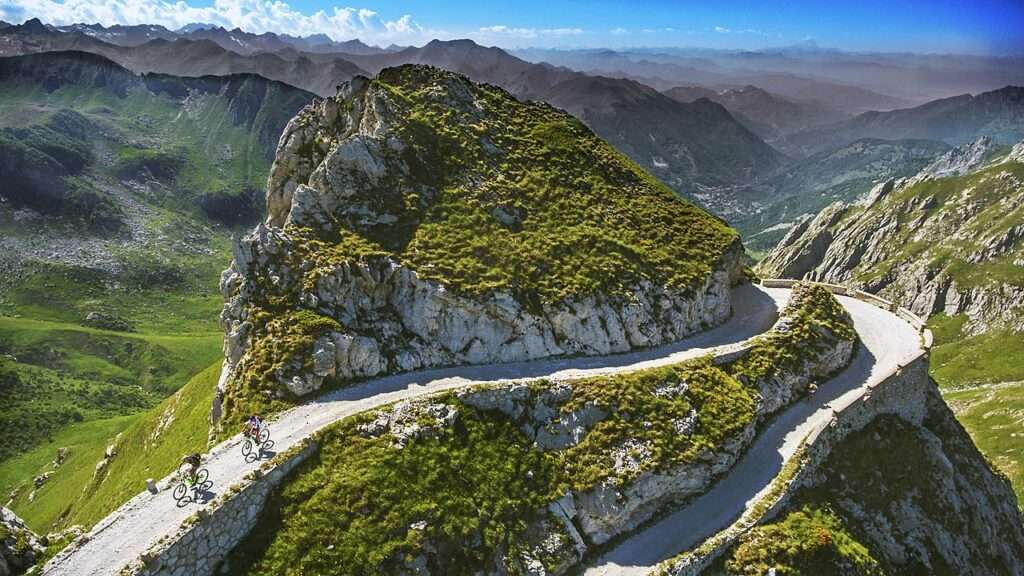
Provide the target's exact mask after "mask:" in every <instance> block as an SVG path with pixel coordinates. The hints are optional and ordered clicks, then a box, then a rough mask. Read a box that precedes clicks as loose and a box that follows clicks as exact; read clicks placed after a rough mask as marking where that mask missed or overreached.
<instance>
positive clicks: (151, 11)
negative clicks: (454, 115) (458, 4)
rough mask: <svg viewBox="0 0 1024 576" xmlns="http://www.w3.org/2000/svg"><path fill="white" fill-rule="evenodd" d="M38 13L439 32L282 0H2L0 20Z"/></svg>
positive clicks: (363, 12) (341, 33) (313, 29)
mask: <svg viewBox="0 0 1024 576" xmlns="http://www.w3.org/2000/svg"><path fill="white" fill-rule="evenodd" d="M27 18H39V19H41V20H43V21H44V22H47V23H50V24H56V25H58V26H59V25H64V24H73V23H76V22H86V23H90V24H91V23H95V22H99V23H100V24H103V25H106V26H110V25H113V24H161V25H163V26H166V27H167V28H170V29H176V28H180V27H181V26H184V25H185V24H188V23H190V22H204V23H210V24H216V25H218V26H224V27H225V28H229V29H230V28H235V27H238V28H241V29H243V30H245V31H246V32H254V33H257V34H259V33H262V32H279V33H285V34H292V35H297V36H305V35H309V34H317V33H323V34H327V35H328V36H330V37H331V38H333V39H335V40H348V39H351V38H360V39H362V40H364V41H367V42H376V43H386V42H412V41H419V40H422V39H424V38H427V37H432V36H435V35H438V34H436V33H437V32H438V31H429V30H425V29H423V28H422V27H420V26H419V25H418V24H417V23H416V22H415V21H414V20H413V17H412V16H411V15H408V14H406V15H403V16H401V17H400V18H397V19H395V20H385V19H384V18H381V16H380V15H379V14H378V13H376V12H374V11H373V10H369V9H366V8H349V7H344V8H342V7H334V8H333V9H331V10H330V11H329V12H327V11H324V10H317V11H316V12H314V13H312V14H304V13H302V12H299V11H298V10H296V9H294V8H292V7H291V5H289V4H288V3H286V2H284V1H282V0H214V3H213V5H212V6H203V7H197V6H193V5H191V4H189V3H187V2H185V1H184V0H174V1H168V0H102V1H99V2H97V1H95V0H63V1H59V0H3V3H2V4H0V20H9V21H14V22H20V21H23V20H25V19H27Z"/></svg>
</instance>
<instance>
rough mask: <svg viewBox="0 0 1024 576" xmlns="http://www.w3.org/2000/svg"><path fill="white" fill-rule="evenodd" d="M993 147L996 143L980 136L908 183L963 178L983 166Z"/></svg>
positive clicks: (925, 169)
mask: <svg viewBox="0 0 1024 576" xmlns="http://www.w3.org/2000/svg"><path fill="white" fill-rule="evenodd" d="M995 147H996V143H995V142H993V141H992V139H991V138H989V137H988V136H982V137H981V138H978V139H977V140H975V141H974V142H971V143H969V144H964V145H963V146H957V147H956V148H953V149H952V150H950V151H949V152H946V153H945V154H943V155H942V156H939V157H938V158H936V159H935V160H934V161H933V162H932V163H931V164H929V165H928V166H925V167H924V168H923V169H922V170H921V171H920V172H919V173H918V174H917V175H916V176H914V177H913V178H911V180H910V182H911V183H915V182H920V181H921V180H925V179H928V178H947V177H949V176H963V175H964V174H967V173H969V172H971V171H973V170H975V169H977V168H979V167H980V166H981V165H982V164H984V162H985V161H986V160H988V157H989V155H990V154H991V153H992V151H993V150H994V149H995Z"/></svg>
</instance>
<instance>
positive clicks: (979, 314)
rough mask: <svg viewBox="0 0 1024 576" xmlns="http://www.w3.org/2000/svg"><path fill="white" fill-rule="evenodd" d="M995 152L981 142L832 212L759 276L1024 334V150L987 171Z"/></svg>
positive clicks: (788, 242)
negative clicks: (815, 283) (852, 292)
mask: <svg viewBox="0 0 1024 576" xmlns="http://www.w3.org/2000/svg"><path fill="white" fill-rule="evenodd" d="M993 150H994V145H993V143H992V142H991V140H989V139H988V138H982V139H979V140H978V141H976V142H974V143H972V144H967V145H964V146H961V147H959V148H956V149H954V150H952V151H950V152H949V153H947V154H945V155H943V156H942V157H941V158H939V159H938V160H936V161H935V162H933V163H932V164H931V165H930V166H928V167H927V168H925V169H924V170H922V171H921V172H920V173H919V174H918V175H916V176H914V177H913V178H910V179H908V180H902V181H894V182H885V183H881V184H879V186H877V187H876V189H875V190H874V191H873V192H872V194H871V195H869V197H868V198H867V199H866V200H865V201H864V202H862V203H861V204H859V205H844V204H834V205H832V206H829V207H828V208H827V209H825V210H823V211H822V212H821V213H820V214H818V215H817V216H816V217H815V218H814V219H813V220H810V221H808V222H804V223H801V225H799V226H797V227H795V228H794V229H793V230H792V231H791V233H790V234H789V235H787V237H786V238H785V239H784V240H783V241H782V242H780V243H779V245H778V246H776V248H775V249H774V250H772V252H771V253H770V254H769V255H768V256H767V257H766V258H765V259H764V260H763V261H762V262H761V263H760V264H759V265H758V272H759V273H760V274H762V275H764V276H778V277H788V278H807V279H812V280H819V281H823V282H831V283H838V284H846V285H849V286H852V287H856V288H860V289H863V290H867V291H869V292H875V293H878V294H880V295H882V296H885V297H887V298H890V299H892V300H895V301H897V302H899V303H900V304H901V305H903V306H905V307H907V308H909V309H910V310H911V311H913V312H915V313H916V314H919V315H922V316H931V315H932V314H937V313H940V312H941V313H945V314H947V315H949V316H955V315H957V314H964V315H966V317H967V322H966V323H965V326H964V334H965V335H973V334H980V333H982V332H986V331H988V330H992V329H1009V330H1014V331H1020V330H1024V315H1022V314H1021V310H1024V276H1021V275H1019V274H1016V273H1015V272H1014V270H1019V269H1021V268H1020V267H1021V265H1024V244H1022V240H1024V224H1022V223H1021V220H1020V218H1019V209H1020V207H1021V206H1022V205H1024V177H1022V175H1021V168H1020V167H1021V166H1022V162H1021V160H1022V159H1024V156H1022V154H1024V152H1021V151H1024V143H1022V144H1018V145H1017V146H1016V147H1014V151H1011V153H1009V154H1007V155H1006V156H1004V157H1002V158H997V159H995V160H994V161H993V162H990V163H988V164H985V162H987V161H988V160H989V159H990V157H991V155H992V153H993ZM1000 270H1005V272H1001V271H1000Z"/></svg>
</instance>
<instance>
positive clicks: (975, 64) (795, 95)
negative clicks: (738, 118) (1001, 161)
mask: <svg viewBox="0 0 1024 576" xmlns="http://www.w3.org/2000/svg"><path fill="white" fill-rule="evenodd" d="M514 54H515V55H516V56H519V57H520V58H523V59H525V60H528V61H531V62H549V63H551V64H556V65H561V66H568V67H570V68H572V69H574V70H580V71H583V72H588V73H593V74H603V75H606V76H618V77H629V78H633V79H635V80H638V81H640V82H643V83H645V84H648V85H650V86H653V87H655V88H658V89H659V90H667V89H669V88H672V87H674V86H694V85H697V86H704V87H707V88H712V89H714V90H716V91H721V90H725V89H729V88H742V87H744V86H747V85H754V86H757V87H759V88H762V89H764V90H767V91H769V92H771V93H773V94H776V95H779V96H782V97H784V98H788V99H792V100H798V101H809V100H811V101H816V102H818V103H819V104H822V105H825V106H827V107H829V108H833V109H836V110H839V111H842V112H845V113H848V114H859V113H861V112H866V111H869V110H892V109H895V108H907V107H912V106H916V105H919V104H923V103H925V102H929V101H932V100H937V99H940V98H947V97H950V96H955V95H958V94H964V93H971V94H977V93H979V92H986V91H990V90H994V89H996V88H1000V87H1003V86H1006V85H1022V84H1024V57H1019V56H1018V57H996V56H973V55H956V54H913V53H875V52H873V53H856V52H843V51H840V50H830V49H824V48H821V47H819V46H817V45H810V44H803V43H802V44H799V45H796V46H789V47H782V48H775V49H771V48H768V49H763V50H714V49H706V48H667V47H666V48H649V49H631V50H607V49H596V50H561V49H530V50H516V51H514Z"/></svg>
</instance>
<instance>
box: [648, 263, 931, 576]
mask: <svg viewBox="0 0 1024 576" xmlns="http://www.w3.org/2000/svg"><path fill="white" fill-rule="evenodd" d="M797 282H798V281H796V280H777V279H770V280H763V281H762V285H763V286H765V287H766V288H791V287H792V286H793V285H794V284H796V283H797ZM803 282H807V281H803ZM814 284H818V285H819V286H823V287H825V288H826V289H828V290H829V291H830V292H832V293H833V294H839V295H845V296H850V297H853V298H857V299H858V300H862V301H865V302H868V303H870V304H874V305H875V306H878V307H879V308H882V309H885V310H889V311H893V312H894V313H896V314H897V315H898V316H900V318H902V319H904V320H906V321H907V322H908V323H910V324H911V325H912V326H914V327H915V328H916V329H917V330H918V331H919V332H920V333H921V336H922V349H921V351H920V353H919V354H918V355H917V356H915V357H914V358H913V359H911V360H910V362H909V363H907V365H905V366H899V367H897V368H896V369H895V370H894V371H893V372H891V373H890V374H889V375H888V376H887V377H886V378H885V379H883V380H882V381H881V382H878V383H876V384H874V385H871V386H868V387H866V388H865V389H864V390H863V392H862V393H861V395H860V396H858V397H857V398H856V399H854V400H852V401H850V402H848V403H846V404H845V405H843V406H838V405H836V402H833V403H832V404H830V407H831V408H832V418H831V419H830V420H829V421H828V422H827V423H825V424H823V425H821V426H819V427H817V428H815V429H814V430H812V431H811V432H810V433H809V434H808V436H807V438H806V439H805V440H804V443H803V445H802V446H801V448H800V449H799V450H798V452H797V453H796V454H795V455H794V457H800V458H801V459H802V462H801V463H800V465H799V468H798V469H797V471H796V472H795V473H794V474H793V476H792V477H791V478H789V479H787V480H785V484H784V485H783V486H782V487H781V490H779V491H777V492H776V491H775V490H773V488H775V487H774V486H771V487H769V491H768V493H767V494H766V495H765V496H763V497H762V498H767V499H772V500H774V501H766V500H762V501H758V502H756V503H755V504H754V505H752V506H751V507H750V508H749V510H754V511H756V510H758V509H763V510H764V511H763V512H761V513H760V515H759V516H757V517H750V516H749V514H748V513H744V515H743V516H741V517H740V518H739V519H737V520H736V521H735V522H733V523H732V524H731V525H730V526H729V527H727V528H725V529H723V530H722V531H720V532H719V533H718V534H716V535H714V536H712V537H711V538H709V539H708V540H706V541H705V543H704V544H701V545H700V546H698V547H697V548H696V549H695V551H694V552H690V553H684V554H683V555H681V556H679V557H677V558H675V559H672V560H668V561H666V562H664V563H662V565H661V566H659V567H658V568H657V569H656V570H655V571H654V573H656V574H659V575H663V576H697V575H699V574H701V573H702V572H703V571H704V570H705V569H707V568H708V567H709V566H710V565H711V564H713V563H714V562H715V561H716V560H717V559H718V558H719V557H721V555H722V554H724V553H725V552H726V551H727V550H728V549H729V548H730V547H731V546H732V545H733V544H735V543H736V541H737V540H738V539H739V538H740V537H741V536H742V535H743V534H744V533H746V532H747V531H748V530H749V529H751V528H753V527H754V526H756V525H758V524H760V523H763V522H765V521H768V520H771V519H772V518H774V517H775V516H776V515H777V514H778V513H779V512H780V511H782V510H783V509H784V508H785V507H786V505H787V504H789V501H790V500H791V499H792V497H793V495H794V494H796V492H797V491H799V489H800V488H803V487H805V486H809V485H811V484H812V483H813V480H814V477H815V474H816V473H817V471H818V468H819V467H820V466H821V465H822V464H823V463H824V462H825V460H826V459H827V458H828V456H829V454H831V452H832V448H833V447H834V446H835V445H836V444H838V443H839V442H841V441H842V440H843V439H845V438H846V437H847V436H848V435H849V434H850V433H852V432H856V431H858V430H861V429H862V428H864V427H865V426H867V425H868V424H869V423H871V421H873V420H874V419H875V418H876V417H878V416H881V415H884V414H891V415H894V416H898V417H900V418H902V419H903V420H906V421H907V422H910V423H912V424H915V425H921V423H922V422H923V421H924V418H925V412H926V411H927V407H926V398H927V395H928V393H929V391H930V390H931V388H932V383H931V379H930V377H929V376H928V356H929V354H928V353H929V351H930V349H931V346H932V342H933V337H932V333H931V330H929V329H927V328H926V327H925V322H924V321H923V320H921V319H920V317H918V316H917V315H915V314H914V313H913V312H910V311H909V310H906V309H904V308H898V307H896V306H895V305H894V304H893V303H892V302H890V301H889V300H886V299H884V298H879V297H877V296H874V295H872V294H867V293H865V292H861V291H859V290H852V289H848V288H846V287H844V286H838V285H835V284H824V283H820V282H815V283H814ZM801 452H802V453H801ZM764 506H767V508H764Z"/></svg>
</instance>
